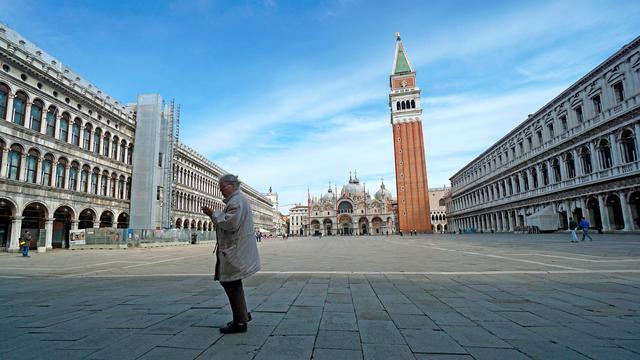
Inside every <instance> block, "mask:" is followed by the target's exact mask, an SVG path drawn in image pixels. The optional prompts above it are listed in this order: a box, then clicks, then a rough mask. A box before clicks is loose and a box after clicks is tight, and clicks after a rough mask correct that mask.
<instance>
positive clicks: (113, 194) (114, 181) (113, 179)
mask: <svg viewBox="0 0 640 360" xmlns="http://www.w3.org/2000/svg"><path fill="white" fill-rule="evenodd" d="M116 185H118V175H116V173H113V174H111V189H109V195H111V197H113V198H114V197H116Z"/></svg>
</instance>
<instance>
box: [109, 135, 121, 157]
mask: <svg viewBox="0 0 640 360" xmlns="http://www.w3.org/2000/svg"><path fill="white" fill-rule="evenodd" d="M118 141H119V139H118V137H117V136H114V137H113V143H112V144H111V151H112V153H111V158H112V159H113V160H118Z"/></svg>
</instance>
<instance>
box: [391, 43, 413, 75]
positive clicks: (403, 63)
mask: <svg viewBox="0 0 640 360" xmlns="http://www.w3.org/2000/svg"><path fill="white" fill-rule="evenodd" d="M396 58H397V60H396V68H395V69H393V73H394V74H402V73H407V72H411V67H410V66H409V62H408V61H407V57H406V55H405V54H404V49H403V48H402V46H399V47H398V54H397V55H396Z"/></svg>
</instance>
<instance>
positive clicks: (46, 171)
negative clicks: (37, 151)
mask: <svg viewBox="0 0 640 360" xmlns="http://www.w3.org/2000/svg"><path fill="white" fill-rule="evenodd" d="M52 170H53V155H51V154H47V155H45V156H44V159H43V160H42V174H41V177H42V185H45V186H51V175H52Z"/></svg>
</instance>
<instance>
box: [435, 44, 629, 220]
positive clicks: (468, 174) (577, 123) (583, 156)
mask: <svg viewBox="0 0 640 360" xmlns="http://www.w3.org/2000/svg"><path fill="white" fill-rule="evenodd" d="M639 143H640V37H639V38H636V39H635V40H633V41H632V42H630V43H629V44H627V45H625V46H624V47H623V48H622V49H621V50H619V51H617V52H616V53H615V54H613V55H612V56H610V57H609V58H608V59H606V60H605V61H604V62H603V63H601V64H600V65H598V66H597V67H596V68H595V69H593V70H591V71H589V73H587V74H586V75H585V76H583V77H582V78H581V79H580V80H578V81H577V82H576V83H574V84H573V85H571V86H570V87H569V88H568V89H566V90H565V91H563V92H562V93H561V94H560V95H558V96H557V97H555V98H554V99H553V100H551V101H550V102H549V103H547V104H546V105H545V106H543V107H542V108H541V109H539V110H538V111H536V112H535V113H534V114H532V115H529V117H528V118H527V119H526V120H525V121H524V122H522V123H521V124H520V125H518V126H517V127H516V128H515V129H513V130H512V131H511V132H509V133H508V134H507V135H505V136H504V137H503V138H502V139H500V140H499V141H498V142H497V143H495V144H494V145H493V146H491V147H490V148H489V149H487V150H486V151H484V152H483V153H482V154H481V155H480V156H478V157H477V158H476V159H474V160H473V161H471V162H470V163H469V164H467V165H466V166H465V167H464V168H462V169H461V170H460V171H458V172H457V173H456V174H454V175H453V176H452V177H451V178H450V180H451V185H452V193H451V197H450V198H449V199H450V200H449V201H448V204H447V205H448V209H447V212H448V217H449V224H450V227H451V228H452V229H453V230H456V231H457V230H464V229H475V230H476V231H485V232H486V231H519V230H527V229H530V228H531V227H537V228H539V229H540V230H548V231H553V230H557V229H566V228H567V227H568V221H569V218H571V217H573V218H574V219H577V218H580V217H583V216H584V217H585V218H587V219H588V220H589V221H590V222H591V225H592V226H593V227H595V228H598V229H601V230H603V231H625V232H629V231H634V230H636V231H637V230H639V229H640V224H639V221H640V220H639V217H640V162H639V160H638V144H639Z"/></svg>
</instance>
